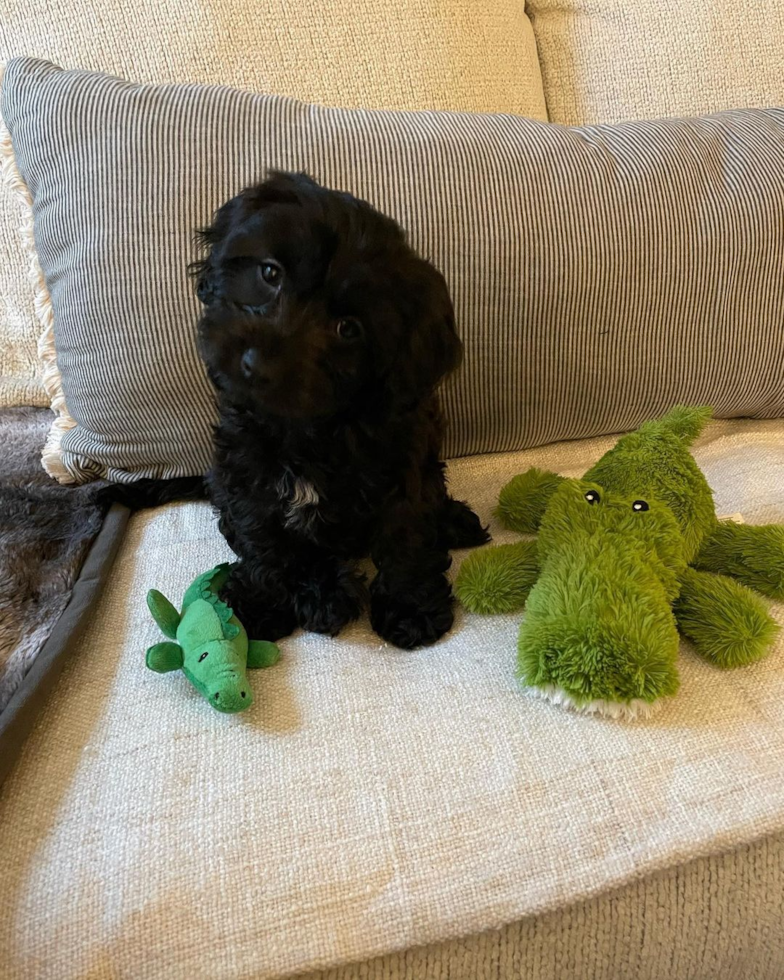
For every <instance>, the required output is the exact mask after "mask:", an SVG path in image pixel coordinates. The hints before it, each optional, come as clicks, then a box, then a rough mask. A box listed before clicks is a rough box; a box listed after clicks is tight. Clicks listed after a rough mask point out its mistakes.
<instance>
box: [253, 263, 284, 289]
mask: <svg viewBox="0 0 784 980" xmlns="http://www.w3.org/2000/svg"><path fill="white" fill-rule="evenodd" d="M259 275H260V276H261V278H262V279H263V280H264V282H266V283H267V284H268V285H270V286H277V285H278V284H279V283H280V280H281V279H282V278H283V269H281V267H280V266H279V265H278V264H277V262H262V263H261V265H260V266H259Z"/></svg>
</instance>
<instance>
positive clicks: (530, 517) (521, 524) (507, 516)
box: [496, 468, 564, 534]
mask: <svg viewBox="0 0 784 980" xmlns="http://www.w3.org/2000/svg"><path fill="white" fill-rule="evenodd" d="M563 480H564V478H563V477H562V476H558V474H557V473H549V472H547V470H538V469H536V468H534V469H531V470H528V471H527V472H525V473H521V474H520V475H519V476H515V477H512V479H511V480H510V481H509V482H508V483H507V484H506V486H505V487H504V488H503V489H502V490H501V493H500V494H499V496H498V508H497V510H496V513H497V514H498V517H499V518H500V520H501V523H502V524H503V525H504V527H508V528H509V529H510V531H518V532H519V533H520V534H536V532H537V531H538V530H539V524H540V523H541V520H542V515H543V514H544V512H545V508H546V507H547V505H548V504H549V502H550V498H551V497H552V495H553V494H554V493H555V491H556V490H557V489H558V486H559V484H561V483H562V482H563Z"/></svg>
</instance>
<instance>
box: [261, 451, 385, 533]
mask: <svg viewBox="0 0 784 980" xmlns="http://www.w3.org/2000/svg"><path fill="white" fill-rule="evenodd" d="M275 490H276V493H277V497H278V507H279V509H280V515H281V520H282V522H283V525H284V526H285V527H286V528H288V529H289V530H290V531H294V532H296V533H298V534H301V535H302V536H303V537H306V538H308V539H310V540H312V541H315V542H318V543H324V544H329V545H330V546H336V545H337V544H338V542H343V543H345V544H346V545H347V546H348V547H349V548H351V547H352V545H353V544H354V543H355V542H357V541H359V540H360V539H362V538H363V537H364V536H365V534H366V531H367V527H368V524H369V523H370V522H371V521H372V518H373V515H374V513H375V512H376V511H377V509H378V497H379V494H378V489H377V488H375V487H373V486H372V485H368V484H366V483H365V482H364V481H361V480H356V481H350V480H335V479H333V480H330V479H327V478H325V476H323V475H313V474H309V473H307V471H304V470H303V469H297V468H294V467H292V466H284V467H283V468H282V470H281V474H280V476H279V478H278V480H277V481H276V483H275Z"/></svg>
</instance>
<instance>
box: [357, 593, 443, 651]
mask: <svg viewBox="0 0 784 980" xmlns="http://www.w3.org/2000/svg"><path fill="white" fill-rule="evenodd" d="M427 591H428V592H429V593H430V594H426V595H422V596H414V595H397V594H394V593H388V592H386V591H385V590H383V589H376V590H374V592H373V595H372V597H371V600H370V624H371V626H372V627H373V629H374V630H375V631H376V633H378V635H379V636H380V637H381V638H382V639H383V640H387V641H388V642H389V643H393V644H394V645H395V646H396V647H401V648H402V649H403V650H413V649H414V647H422V646H428V645H429V644H431V643H435V642H436V640H439V639H440V638H441V637H442V636H443V635H444V633H446V632H447V631H448V630H449V629H450V628H451V626H452V623H453V622H454V615H453V613H452V594H451V592H450V590H449V585H448V583H447V581H446V579H444V580H443V586H442V587H439V588H438V589H434V590H427Z"/></svg>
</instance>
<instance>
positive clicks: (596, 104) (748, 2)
mask: <svg viewBox="0 0 784 980" xmlns="http://www.w3.org/2000/svg"><path fill="white" fill-rule="evenodd" d="M526 10H527V12H528V16H529V17H530V18H531V21H532V23H533V26H534V32H535V34H536V42H537V45H538V47H539V58H540V61H541V66H542V76H543V78H544V87H545V95H546V98H547V108H548V111H549V113H550V118H551V119H552V121H553V122H561V123H570V124H581V123H593V122H616V121H618V120H621V119H646V118H655V117H659V116H671V115H675V114H677V115H680V116H686V115H694V116H697V115H701V114H703V113H708V112H717V111H719V110H723V109H738V108H745V107H762V106H770V105H781V104H782V103H783V102H784V55H782V45H783V44H784V0H743V2H740V3H722V2H718V0H528V2H527V3H526Z"/></svg>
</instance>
